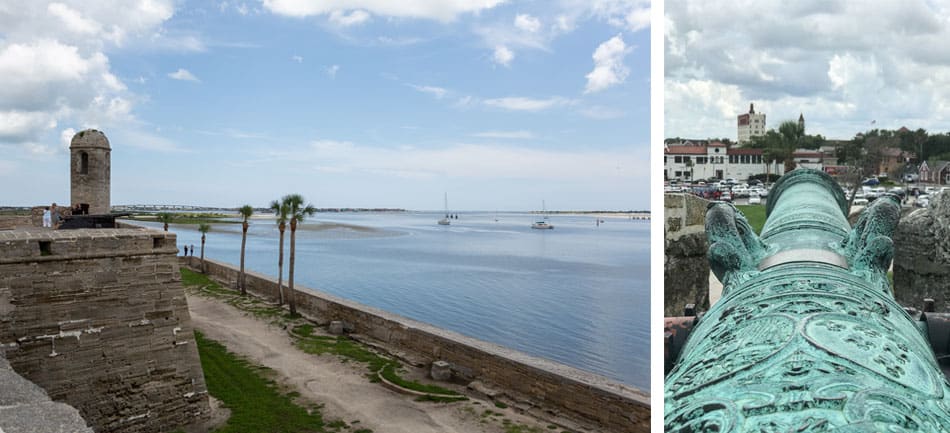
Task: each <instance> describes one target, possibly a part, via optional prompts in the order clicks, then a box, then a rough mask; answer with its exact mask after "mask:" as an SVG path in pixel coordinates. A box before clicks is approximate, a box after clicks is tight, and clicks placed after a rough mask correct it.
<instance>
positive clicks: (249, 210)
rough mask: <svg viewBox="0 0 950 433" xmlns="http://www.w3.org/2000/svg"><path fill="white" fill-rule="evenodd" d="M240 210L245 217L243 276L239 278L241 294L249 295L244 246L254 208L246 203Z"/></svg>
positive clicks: (242, 250)
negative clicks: (248, 220)
mask: <svg viewBox="0 0 950 433" xmlns="http://www.w3.org/2000/svg"><path fill="white" fill-rule="evenodd" d="M238 212H240V214H241V216H243V217H244V222H243V223H241V230H242V234H241V277H240V278H239V280H238V282H239V284H240V285H241V295H244V296H247V286H246V285H245V283H246V280H247V275H245V274H244V246H245V245H247V228H248V226H249V224H248V223H247V219H248V218H250V217H251V215H253V214H254V208H253V207H251V205H249V204H246V205H244V206H241V209H238Z"/></svg>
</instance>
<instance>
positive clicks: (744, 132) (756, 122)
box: [736, 104, 765, 145]
mask: <svg viewBox="0 0 950 433" xmlns="http://www.w3.org/2000/svg"><path fill="white" fill-rule="evenodd" d="M736 124H737V126H738V135H739V136H738V140H737V141H738V143H739V144H740V145H742V144H745V143H748V142H750V141H752V137H757V136H760V135H765V113H756V112H755V107H753V106H752V104H749V112H748V113H745V114H740V115H738V116H737V117H736Z"/></svg>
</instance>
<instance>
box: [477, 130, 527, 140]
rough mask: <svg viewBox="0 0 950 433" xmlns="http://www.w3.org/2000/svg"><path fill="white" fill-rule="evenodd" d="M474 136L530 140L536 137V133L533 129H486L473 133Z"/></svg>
mask: <svg viewBox="0 0 950 433" xmlns="http://www.w3.org/2000/svg"><path fill="white" fill-rule="evenodd" d="M472 136H473V137H479V138H501V139H519V140H530V139H533V138H535V135H534V133H533V132H531V131H525V130H521V131H485V132H478V133H475V134H472Z"/></svg>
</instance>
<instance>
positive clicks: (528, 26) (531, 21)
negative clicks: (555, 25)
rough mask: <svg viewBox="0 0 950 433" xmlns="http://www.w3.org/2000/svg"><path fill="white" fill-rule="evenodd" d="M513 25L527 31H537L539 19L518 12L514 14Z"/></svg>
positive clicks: (539, 27) (539, 25)
mask: <svg viewBox="0 0 950 433" xmlns="http://www.w3.org/2000/svg"><path fill="white" fill-rule="evenodd" d="M515 27H517V28H518V29H519V30H521V31H524V32H528V33H537V32H538V30H541V20H539V19H538V18H537V17H533V16H531V15H528V14H518V15H516V16H515Z"/></svg>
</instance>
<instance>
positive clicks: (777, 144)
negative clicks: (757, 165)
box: [752, 120, 825, 173]
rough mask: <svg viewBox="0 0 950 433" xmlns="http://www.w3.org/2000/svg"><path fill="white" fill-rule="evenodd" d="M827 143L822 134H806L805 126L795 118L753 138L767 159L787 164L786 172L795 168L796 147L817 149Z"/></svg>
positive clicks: (755, 145)
mask: <svg viewBox="0 0 950 433" xmlns="http://www.w3.org/2000/svg"><path fill="white" fill-rule="evenodd" d="M824 143H825V138H824V137H822V136H821V135H806V134H805V128H804V127H803V126H802V125H801V124H800V123H798V122H797V121H794V120H786V121H784V122H782V123H781V124H779V126H778V129H777V130H775V129H770V130H768V132H766V133H765V135H761V136H758V137H753V138H752V147H753V148H756V149H762V156H763V158H765V160H766V161H777V162H781V163H784V164H785V172H786V173H788V172H790V171H792V170H794V169H795V167H796V166H797V164H796V163H795V150H796V149H800V148H801V149H817V148H819V147H821V146H822V145H823V144H824Z"/></svg>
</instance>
